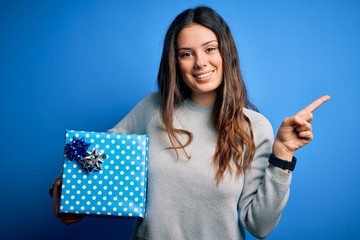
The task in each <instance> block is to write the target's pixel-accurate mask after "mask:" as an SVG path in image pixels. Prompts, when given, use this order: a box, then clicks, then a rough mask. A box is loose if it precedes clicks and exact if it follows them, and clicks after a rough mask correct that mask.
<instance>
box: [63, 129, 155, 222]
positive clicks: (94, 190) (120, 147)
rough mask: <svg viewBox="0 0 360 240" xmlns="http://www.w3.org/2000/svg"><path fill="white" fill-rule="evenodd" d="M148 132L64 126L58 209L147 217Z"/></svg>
mask: <svg viewBox="0 0 360 240" xmlns="http://www.w3.org/2000/svg"><path fill="white" fill-rule="evenodd" d="M148 144H149V138H148V135H147V134H143V135H141V134H117V133H107V132H89V131H75V130H66V133H65V150H64V163H63V175H62V188H61V197H60V212H61V213H75V214H87V215H107V216H122V217H140V218H143V217H144V214H145V206H146V182H147V163H148Z"/></svg>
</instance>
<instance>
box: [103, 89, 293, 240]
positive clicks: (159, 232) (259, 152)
mask: <svg viewBox="0 0 360 240" xmlns="http://www.w3.org/2000/svg"><path fill="white" fill-rule="evenodd" d="M159 103H160V99H159V94H158V93H152V94H150V95H148V96H147V97H145V98H144V99H143V100H142V101H141V102H140V103H139V104H138V105H137V106H136V107H135V108H134V109H133V110H132V111H130V112H129V114H128V115H127V116H126V117H125V118H124V119H123V120H122V121H120V122H119V123H118V124H117V125H116V126H115V127H114V128H112V129H110V130H109V131H110V132H116V133H139V134H140V133H147V134H149V136H150V137H149V139H150V146H149V165H148V187H147V191H148V192H147V205H146V213H145V218H144V219H143V220H138V221H137V224H136V226H135V231H134V238H135V239H156V240H158V239H172V240H176V239H179V240H180V239H181V240H182V239H206V240H208V239H244V238H245V234H244V230H243V228H245V229H247V230H248V231H249V232H250V233H251V234H252V235H253V236H255V237H257V238H265V237H266V236H267V235H268V234H269V233H270V232H271V231H272V230H273V229H274V228H275V227H276V225H277V223H278V221H279V219H280V216H281V213H282V211H283V209H284V207H285V205H286V203H287V200H288V197H289V191H290V182H291V173H290V174H288V173H285V172H283V171H281V170H280V169H278V168H276V167H274V166H272V165H269V164H268V158H269V155H270V153H271V149H272V143H273V139H274V134H273V129H272V127H271V124H270V123H269V121H268V120H267V119H266V118H265V117H264V116H262V115H261V114H259V113H257V112H254V111H251V110H248V109H244V112H245V114H246V115H247V116H248V117H249V118H250V120H251V123H252V125H253V131H254V138H255V144H256V153H255V156H254V159H253V163H252V167H251V172H249V171H247V170H246V171H244V173H243V174H242V175H241V177H236V176H235V175H231V174H229V173H225V175H224V179H223V180H222V181H221V182H220V184H219V185H217V184H216V181H215V172H216V168H215V167H214V165H213V154H214V150H215V147H216V143H217V136H216V132H215V130H214V128H213V125H212V123H211V112H212V107H209V106H202V105H198V104H195V103H194V102H192V101H191V100H188V99H187V100H185V101H184V103H183V104H182V105H181V106H180V107H178V108H177V109H176V110H175V118H174V126H175V127H177V128H182V129H186V130H188V131H190V132H192V133H193V142H192V143H191V145H190V146H189V147H187V148H186V151H187V152H188V153H189V154H190V155H191V159H190V160H189V159H187V158H185V156H183V154H181V153H180V154H179V159H177V158H176V154H175V151H174V150H169V149H167V148H168V147H169V146H171V145H170V141H169V139H168V137H167V134H166V131H165V130H164V128H163V127H162V123H161V118H160V111H159V110H160V107H159Z"/></svg>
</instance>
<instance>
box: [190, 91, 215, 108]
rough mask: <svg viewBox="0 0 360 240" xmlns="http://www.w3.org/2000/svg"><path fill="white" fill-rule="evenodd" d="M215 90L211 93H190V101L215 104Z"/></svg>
mask: <svg viewBox="0 0 360 240" xmlns="http://www.w3.org/2000/svg"><path fill="white" fill-rule="evenodd" d="M215 99H216V91H214V92H211V93H196V94H192V95H191V101H193V102H194V103H197V104H199V105H205V106H213V105H214V104H215Z"/></svg>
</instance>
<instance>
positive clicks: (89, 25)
mask: <svg viewBox="0 0 360 240" xmlns="http://www.w3.org/2000/svg"><path fill="white" fill-rule="evenodd" d="M198 4H207V5H209V6H211V7H213V8H215V9H216V10H217V11H218V12H219V13H220V14H221V15H222V16H223V17H224V18H225V20H226V21H227V22H228V24H229V25H230V27H231V29H232V32H233V34H234V37H235V39H236V43H237V47H238V50H239V54H240V58H241V67H242V70H243V74H244V78H245V80H246V83H247V86H248V89H249V93H250V97H251V99H252V100H253V102H254V103H255V104H256V105H257V106H258V107H259V109H260V111H261V112H262V113H263V114H264V115H266V116H267V117H268V119H269V120H270V121H271V123H272V124H273V126H274V131H276V130H277V128H278V126H279V125H280V123H281V121H282V119H283V118H284V117H286V116H289V115H292V114H294V113H296V112H297V111H299V110H300V109H302V108H303V107H305V106H306V105H307V104H309V103H310V102H312V101H313V100H315V99H316V98H318V97H320V96H321V95H323V94H329V95H331V97H332V98H331V100H330V101H329V102H327V103H326V104H324V105H323V106H321V108H319V109H318V110H316V111H315V113H314V120H313V128H314V135H315V138H314V140H313V142H311V143H310V144H309V145H308V146H307V147H306V148H303V149H301V150H299V151H298V152H297V154H296V155H297V157H298V159H299V162H298V165H297V169H296V170H295V172H294V174H293V183H292V187H291V196H290V200H289V203H288V205H287V207H286V209H285V211H284V213H283V216H282V219H281V221H280V223H279V225H278V227H277V228H276V229H275V230H274V231H273V232H272V233H271V235H270V236H269V237H268V239H290V240H292V239H327V240H329V239H360V228H359V227H360V221H359V220H358V218H359V216H360V207H359V200H360V187H359V174H358V172H359V167H360V166H359V165H360V164H359V160H360V158H359V154H358V153H359V143H358V139H359V126H360V124H359V123H358V121H359V118H360V115H359V107H358V104H359V103H360V98H359V90H360V86H359V82H360V81H359V80H360V77H359V74H360V71H359V70H360V64H359V63H360V61H359V60H360V59H359V58H360V44H359V43H360V34H359V31H360V3H359V2H358V1H346V0H339V1H330V0H328V1H325V0H324V1H320V0H313V1H285V0H283V1H281V0H274V1H259V0H254V1H229V0H223V1H169V0H164V1H100V0H99V1H90V0H89V1H55V0H54V1H36V0H34V1H16V0H14V1H4V0H2V1H1V3H0V90H1V94H0V104H1V105H0V106H1V124H0V126H1V129H0V130H1V138H0V146H1V168H0V170H1V174H0V184H1V188H0V189H1V198H0V201H1V204H0V213H1V220H2V222H3V223H2V224H1V227H0V236H1V239H39V238H41V239H42V238H43V239H95V238H96V237H100V236H102V237H104V238H106V239H127V237H128V236H129V235H130V232H131V224H132V221H131V220H128V219H108V218H100V219H99V218H92V217H88V218H86V219H83V220H82V221H81V222H80V223H78V224H75V225H71V226H66V225H64V224H63V223H61V222H60V221H59V220H58V219H57V218H56V217H55V216H54V214H53V208H52V199H51V198H50V197H49V196H48V193H47V191H48V188H49V186H50V185H51V184H52V181H53V180H54V178H55V177H56V176H57V174H58V172H59V170H60V168H61V165H62V164H61V163H62V155H63V152H62V151H63V145H64V130H65V129H77V130H94V131H105V130H107V129H109V128H111V127H112V126H114V125H115V124H116V123H117V122H118V121H119V120H121V119H122V118H123V117H124V116H125V114H126V113H127V112H128V111H129V110H130V109H132V108H133V107H134V105H135V104H136V103H137V102H138V101H140V100H141V99H142V98H143V97H144V96H145V95H146V94H148V93H149V92H151V91H153V90H155V89H156V75H157V70H158V64H159V61H160V55H161V51H162V44H163V38H164V35H165V32H166V30H167V27H168V26H169V24H170V22H171V21H172V20H173V18H174V17H175V16H176V15H177V14H178V13H180V12H181V11H183V10H184V9H185V8H188V7H193V6H196V5H198ZM248 239H253V238H252V237H251V236H250V235H248Z"/></svg>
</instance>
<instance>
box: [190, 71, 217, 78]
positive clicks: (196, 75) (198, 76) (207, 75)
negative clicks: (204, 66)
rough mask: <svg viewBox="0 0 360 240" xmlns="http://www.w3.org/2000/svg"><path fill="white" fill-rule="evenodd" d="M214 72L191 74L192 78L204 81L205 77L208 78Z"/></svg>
mask: <svg viewBox="0 0 360 240" xmlns="http://www.w3.org/2000/svg"><path fill="white" fill-rule="evenodd" d="M213 72H214V71H210V72H207V73H202V74H193V76H194V77H195V78H197V79H205V78H207V77H209V76H210V75H211V74H212V73H213Z"/></svg>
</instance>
